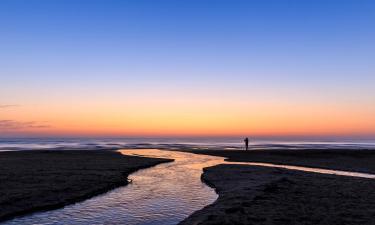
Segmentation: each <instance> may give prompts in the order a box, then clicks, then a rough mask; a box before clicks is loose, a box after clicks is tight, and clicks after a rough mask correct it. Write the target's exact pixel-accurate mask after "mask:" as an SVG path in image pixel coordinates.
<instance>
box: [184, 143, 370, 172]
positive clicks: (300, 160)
mask: <svg viewBox="0 0 375 225" xmlns="http://www.w3.org/2000/svg"><path fill="white" fill-rule="evenodd" d="M181 151H186V152H190V153H194V154H204V155H212V156H220V157H225V158H226V159H225V161H227V162H259V163H272V164H279V165H290V166H302V167H312V168H318V169H331V170H342V171H348V172H359V173H370V174H375V151H374V150H357V149H341V150H340V149H334V150H333V149H306V150H290V149H283V150H248V151H245V150H191V149H190V150H181Z"/></svg>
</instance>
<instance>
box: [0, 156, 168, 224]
mask: <svg viewBox="0 0 375 225" xmlns="http://www.w3.org/2000/svg"><path fill="white" fill-rule="evenodd" d="M172 161H173V160H170V159H161V158H146V157H137V156H125V155H122V154H121V153H119V152H116V151H100V150H97V151H95V150H82V151H79V150H74V151H72V150H53V151H48V150H33V151H29V150H27V151H7V152H0V209H1V210H0V222H4V221H6V220H10V219H12V218H14V217H18V216H23V215H27V214H30V213H34V212H39V211H46V210H52V209H58V208H61V207H63V206H66V205H69V204H73V203H77V202H80V201H83V200H86V199H89V198H91V197H94V196H96V195H100V194H104V193H106V192H108V191H110V190H113V189H115V188H117V187H120V186H124V185H127V184H128V180H127V177H128V175H129V174H130V173H133V172H135V171H137V170H140V169H145V168H148V167H152V166H155V165H157V164H160V163H165V162H172Z"/></svg>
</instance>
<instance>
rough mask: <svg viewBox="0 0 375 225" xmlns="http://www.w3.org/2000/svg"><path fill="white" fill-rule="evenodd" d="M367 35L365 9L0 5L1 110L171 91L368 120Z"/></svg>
mask: <svg viewBox="0 0 375 225" xmlns="http://www.w3.org/2000/svg"><path fill="white" fill-rule="evenodd" d="M374 27H375V2H374V1H368V0H367V1H366V0H363V1H356V0H351V1H350V0H341V1H334V0H326V1H321V0H318V1H312V0H311V1H307V0H305V1H303V0H299V1H297V0H294V1H293V0H291V1H284V0H278V1H276V0H273V1H271V0H270V1H267V0H263V1H260V0H259V1H236V0H234V1H229V0H228V1H214V0H210V1H208V0H200V1H195V0H192V1H155V0H154V1H152V0H149V1H144V0H137V1H104V0H102V1H97V0H94V1H89V0H86V1H79V0H77V1H68V0H65V1H59V0H55V1H48V0H23V1H20V0H2V1H1V2H0V78H1V79H0V81H1V82H0V103H2V104H3V105H13V104H16V105H22V106H25V107H26V108H27V110H28V111H29V110H31V111H33V110H34V111H35V110H36V108H37V107H38V106H40V105H41V106H46V105H48V104H52V103H54V104H55V103H56V102H61V104H64V102H65V103H66V102H69V101H71V100H72V99H73V100H74V101H75V102H77V104H79V102H82V103H84V102H86V101H87V99H88V98H90V97H92V96H96V97H98V96H99V98H100V99H101V101H103V102H108V101H112V100H114V99H119V100H118V101H119V105H121V99H126V98H133V99H142V101H146V102H145V104H147V99H149V100H150V99H153V98H169V97H170V94H171V93H173V97H174V98H180V99H182V100H181V101H183V100H186V99H193V100H194V99H200V98H203V99H206V100H207V102H212V101H220V99H226V101H223V102H222V104H226V103H227V101H231V99H232V100H233V101H242V102H244V101H247V100H249V101H252V100H254V101H262V100H264V101H266V102H267V101H268V102H269V101H271V100H272V102H274V101H276V102H280V103H283V102H285V103H288V102H296V103H298V104H299V105H300V106H301V105H303V104H306V105H307V106H308V105H311V104H312V105H316V104H318V105H319V104H320V106H319V107H321V108H323V107H326V106H327V105H333V107H336V106H335V104H338V105H339V106H338V107H339V108H340V109H342V110H346V109H348V110H351V109H352V108H353V107H357V108H363V110H364V111H363V112H359V114H358V115H357V116H361V115H362V113H364V114H366V115H367V114H370V113H372V112H375V109H374V106H373V105H374V102H375V89H374V88H373V84H374V83H375V74H374V72H375V66H374V59H375V28H374ZM145 99H146V100H145ZM150 101H151V100H150ZM103 104H104V103H103ZM124 104H125V103H124ZM127 104H128V103H127ZM269 104H271V103H269ZM239 105H240V104H239ZM103 106H105V104H104V105H103ZM127 106H128V107H136V106H135V105H131V104H130V105H127ZM307 106H306V107H307ZM252 107H259V105H257V104H254V105H253V106H252ZM317 107H318V106H317ZM250 108H251V107H250ZM19 110H22V108H21V109H19ZM43 113H44V112H43ZM43 113H42V114H43ZM45 113H47V112H45ZM8 114H10V113H9V112H8ZM8 114H6V115H3V118H5V117H7V118H6V119H12V120H21V119H22V120H28V118H27V116H25V115H20V116H19V118H8V117H12V116H9V115H8ZM18 114H21V113H18ZM0 116H1V114H0ZM327 116H329V115H327ZM344 116H345V115H343V117H344ZM348 116H352V115H348ZM30 119H34V118H30ZM370 124H372V123H370ZM176 126H177V124H176ZM353 126H355V124H354V125H353ZM360 126H362V125H360ZM366 132H368V131H366Z"/></svg>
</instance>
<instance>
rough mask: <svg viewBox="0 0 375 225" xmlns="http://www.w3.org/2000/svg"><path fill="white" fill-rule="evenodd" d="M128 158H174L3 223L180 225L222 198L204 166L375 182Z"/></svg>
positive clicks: (188, 157)
mask: <svg viewBox="0 0 375 225" xmlns="http://www.w3.org/2000/svg"><path fill="white" fill-rule="evenodd" d="M121 152H122V153H123V154H127V155H136V154H137V155H142V156H149V157H161V158H171V159H175V161H174V162H171V163H165V164H160V165H157V166H155V167H152V168H148V169H144V170H140V171H138V172H135V173H133V174H131V175H130V176H129V178H130V179H132V180H133V182H132V183H130V184H129V185H127V186H125V187H121V188H117V189H115V190H113V191H110V192H108V193H106V194H103V195H99V196H97V197H94V198H91V199H88V200H85V201H83V202H81V203H77V204H74V205H69V206H66V207H64V208H62V209H57V210H52V211H46V212H40V213H35V214H32V215H28V216H24V217H19V218H15V219H13V220H10V221H7V222H5V223H4V224H7V225H9V224H39V225H46V224H56V225H60V224H78V225H79V224H94V225H95V224H129V225H130V224H147V225H148V224H150V225H153V224H165V225H168V224H177V223H178V222H180V221H181V220H183V219H184V218H186V217H188V216H189V215H190V214H191V213H193V212H194V211H197V210H199V209H201V208H203V207H204V206H206V205H209V204H211V203H212V202H214V201H215V200H216V198H217V195H216V193H215V192H214V190H213V189H211V188H209V187H207V186H206V185H205V184H203V183H202V182H201V180H200V176H201V173H202V169H203V168H204V167H209V166H214V165H217V164H222V163H224V164H240V165H252V166H267V167H276V168H284V169H291V170H300V171H306V172H315V173H325V174H335V175H341V176H354V177H363V178H372V179H375V175H373V174H365V173H353V172H346V171H337V170H327V169H318V168H308V167H299V166H288V165H275V164H270V163H252V162H248V163H243V162H224V158H221V157H214V156H207V155H196V154H191V153H183V152H175V151H162V150H155V149H145V150H122V151H121Z"/></svg>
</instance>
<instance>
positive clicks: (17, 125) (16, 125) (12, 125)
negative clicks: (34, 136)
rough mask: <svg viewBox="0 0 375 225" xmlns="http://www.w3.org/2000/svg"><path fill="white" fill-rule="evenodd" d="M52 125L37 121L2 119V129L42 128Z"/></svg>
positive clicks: (0, 121) (0, 123)
mask: <svg viewBox="0 0 375 225" xmlns="http://www.w3.org/2000/svg"><path fill="white" fill-rule="evenodd" d="M49 127H51V126H50V125H47V124H42V123H39V122H36V121H29V122H22V121H16V120H0V130H18V129H26V128H29V129H30V128H31V129H41V128H49Z"/></svg>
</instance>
